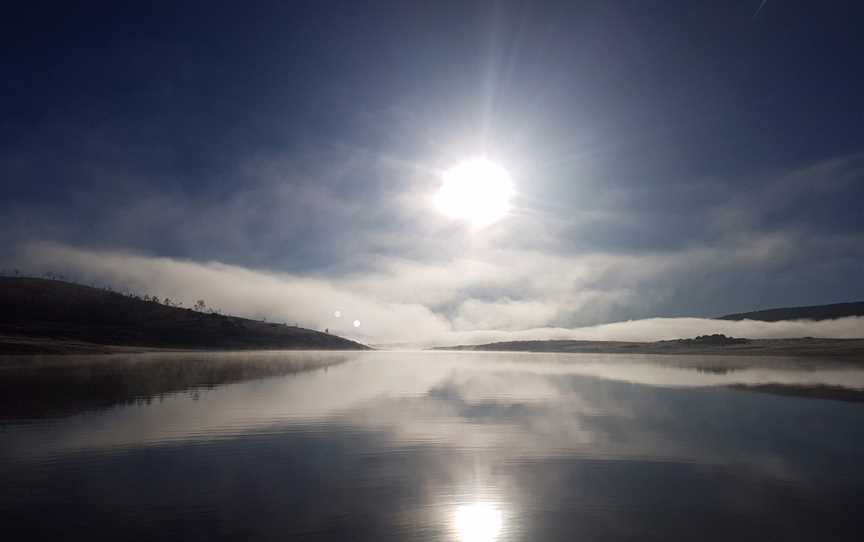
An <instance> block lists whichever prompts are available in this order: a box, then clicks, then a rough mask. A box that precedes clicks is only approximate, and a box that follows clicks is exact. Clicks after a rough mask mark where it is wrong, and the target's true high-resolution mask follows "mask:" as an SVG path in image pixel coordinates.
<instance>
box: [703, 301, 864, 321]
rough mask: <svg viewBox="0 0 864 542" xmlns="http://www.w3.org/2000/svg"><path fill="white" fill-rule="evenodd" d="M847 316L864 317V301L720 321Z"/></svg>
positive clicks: (739, 315)
mask: <svg viewBox="0 0 864 542" xmlns="http://www.w3.org/2000/svg"><path fill="white" fill-rule="evenodd" d="M845 316H864V301H857V302H854V303H834V304H831V305H810V306H806V307H783V308H779V309H765V310H761V311H752V312H739V313H736V314H727V315H726V316H721V317H720V318H718V320H759V321H762V322H779V321H780V320H833V319H834V318H843V317H845Z"/></svg>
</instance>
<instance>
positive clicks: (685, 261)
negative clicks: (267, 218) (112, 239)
mask: <svg viewBox="0 0 864 542" xmlns="http://www.w3.org/2000/svg"><path fill="white" fill-rule="evenodd" d="M763 250H764V248H758V249H757V250H756V251H755V254H756V259H757V260H759V261H761V258H762V257H763V255H762V252H763ZM735 254H737V258H738V259H736V258H735V257H732V258H730V257H729V254H714V253H712V252H710V251H708V252H706V251H700V252H699V253H697V254H681V255H677V256H674V257H673V256H668V257H662V256H660V255H657V256H656V257H654V258H647V259H644V260H639V261H637V260H636V259H635V258H631V257H624V258H622V257H609V256H606V257H604V256H602V255H594V256H591V257H586V258H582V259H569V260H568V259H566V258H562V257H553V256H548V255H547V256H543V255H534V257H533V258H526V257H525V255H524V254H523V255H522V257H519V256H520V255H518V254H516V255H514V254H499V255H498V256H497V258H501V260H498V259H497V258H491V259H490V261H487V262H483V263H479V262H474V261H471V260H458V261H455V262H451V263H448V264H445V265H432V264H420V263H417V262H403V261H388V262H385V263H384V264H383V265H382V267H381V269H379V270H377V271H375V272H374V273H370V274H364V275H356V276H345V277H337V278H333V277H329V278H328V277H321V276H317V277H316V276H303V275H296V274H288V273H279V272H270V271H261V270H253V269H248V268H243V267H239V266H233V265H226V264H223V263H219V262H193V261H186V260H176V259H171V258H164V257H148V256H142V255H135V254H128V253H121V252H104V251H93V250H84V249H79V248H74V247H69V246H63V245H57V244H31V245H28V246H27V247H25V248H24V249H23V251H22V254H21V256H20V258H21V261H22V262H24V264H25V266H26V267H27V268H29V269H50V270H54V271H59V272H63V273H65V274H68V275H70V276H72V277H75V278H77V279H78V280H81V281H83V282H85V283H89V282H96V283H99V284H103V283H107V284H110V285H112V286H114V287H115V288H119V289H122V290H132V291H136V292H138V293H141V294H145V293H147V294H151V295H152V294H156V295H158V296H160V297H171V298H172V299H175V300H176V299H179V300H183V301H185V302H186V303H187V305H188V304H191V302H193V301H194V300H196V299H199V298H203V299H205V300H206V301H207V303H208V304H209V305H210V306H213V307H218V308H220V309H221V310H223V311H224V312H226V313H232V314H238V315H244V316H249V317H255V318H260V317H267V318H269V319H271V320H272V321H285V322H296V323H299V324H300V325H302V326H307V327H312V328H317V329H323V328H329V329H330V330H331V331H332V332H334V333H338V334H342V335H345V336H348V337H352V338H356V339H358V340H361V341H364V342H368V343H410V344H412V345H417V346H425V345H442V344H457V343H458V344H470V343H475V344H476V343H483V342H491V341H502V340H518V339H565V338H569V339H591V340H634V341H652V340H661V339H675V338H682V337H693V336H696V335H702V334H707V333H725V334H727V335H734V336H739V337H751V338H770V337H777V338H781V337H801V336H818V337H837V338H844V337H864V319H861V318H844V319H839V320H833V321H825V322H808V321H794V322H750V321H743V322H734V321H720V320H711V319H705V318H648V319H640V320H633V321H626V322H616V323H605V324H598V325H588V326H585V325H572V324H571V325H566V322H569V321H575V320H576V319H578V313H580V312H585V311H592V312H594V313H599V314H613V313H614V310H613V308H614V307H615V305H616V303H623V302H625V301H626V302H628V303H630V302H632V301H633V298H635V297H636V294H635V293H633V292H632V291H631V289H632V290H633V291H635V290H637V289H639V288H640V287H644V286H645V285H646V284H650V283H651V282H652V281H654V282H656V281H658V280H661V278H662V277H664V276H666V275H669V274H670V273H671V274H673V276H678V275H677V274H678V273H681V272H682V271H684V272H686V271H687V270H689V269H691V268H692V266H695V265H699V262H703V263H705V262H707V264H708V265H719V264H720V260H721V259H724V258H725V259H726V261H728V262H732V263H733V264H734V263H736V262H737V263H741V262H744V263H745V264H746V263H748V262H751V261H752V259H753V257H754V256H753V253H751V250H750V249H742V250H741V251H739V252H737V253H734V254H733V256H735ZM506 262H513V263H511V264H510V265H506ZM637 264H638V265H637ZM610 281H611V282H610ZM517 295H518V296H520V297H521V299H517V298H516V296H517ZM337 310H338V311H340V312H341V317H339V318H337V317H335V316H334V312H335V311H337ZM355 319H357V320H360V322H361V326H360V327H359V328H354V327H353V326H352V325H351V322H352V321H353V320H355ZM558 322H563V323H565V324H564V325H562V324H558Z"/></svg>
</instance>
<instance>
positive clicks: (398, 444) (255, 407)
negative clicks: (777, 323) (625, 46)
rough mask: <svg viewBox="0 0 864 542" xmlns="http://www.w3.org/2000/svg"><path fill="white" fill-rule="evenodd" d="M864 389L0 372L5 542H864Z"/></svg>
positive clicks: (168, 365)
mask: <svg viewBox="0 0 864 542" xmlns="http://www.w3.org/2000/svg"><path fill="white" fill-rule="evenodd" d="M862 398H864V371H862V370H860V369H858V368H855V367H849V366H843V365H838V364H836V363H825V364H821V365H820V364H817V363H814V362H802V361H794V360H765V359H762V360H756V359H747V358H717V357H714V358H703V359H696V358H682V357H679V356H676V357H662V356H624V355H580V354H560V355H559V354H506V353H401V352H366V353H322V352H294V353H242V354H241V353H230V354H136V355H125V356H99V357H89V358H88V357H66V358H49V357H42V358H8V359H6V360H0V525H2V528H3V533H4V539H6V540H40V539H44V540H71V539H81V540H101V539H105V540H139V539H140V540H155V539H159V540H211V541H212V540H375V541H386V540H450V541H463V542H466V541H467V542H485V541H493V540H498V541H515V540H525V541H537V540H549V541H556V540H568V541H571V540H588V541H605V540H640V541H642V540H664V541H666V540H760V541H762V540H815V539H822V540H864V532H862V531H864V528H862V526H864V519H862V515H861V510H862V505H864V402H862Z"/></svg>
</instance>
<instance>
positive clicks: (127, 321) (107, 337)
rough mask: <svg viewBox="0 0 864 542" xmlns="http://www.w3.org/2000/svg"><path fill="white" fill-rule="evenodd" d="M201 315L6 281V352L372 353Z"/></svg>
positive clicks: (0, 317) (71, 287) (320, 336)
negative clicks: (106, 348)
mask: <svg viewBox="0 0 864 542" xmlns="http://www.w3.org/2000/svg"><path fill="white" fill-rule="evenodd" d="M200 309H204V307H201V308H200ZM200 309H199V310H193V309H189V308H182V307H178V306H169V305H166V304H164V302H159V301H155V300H150V299H149V298H148V299H143V298H140V297H137V296H130V295H124V294H121V293H119V292H113V291H109V290H103V289H99V288H93V287H90V286H84V285H81V284H75V283H71V282H65V281H61V280H50V279H40V278H18V277H0V353H67V352H73V351H75V352H90V351H93V352H99V351H101V350H100V349H99V348H94V347H97V346H109V347H135V348H168V349H172V348H173V349H178V348H179V349H207V350H210V349H213V350H215V349H219V350H230V349H271V350H276V349H320V350H366V349H368V347H367V346H364V345H362V344H360V343H357V342H354V341H351V340H348V339H345V338H343V337H338V336H336V335H331V334H329V333H322V332H320V331H314V330H311V329H304V328H301V327H295V326H288V325H285V324H277V323H267V322H261V321H258V320H251V319H248V318H240V317H237V316H224V315H221V314H218V313H215V312H208V311H206V310H200Z"/></svg>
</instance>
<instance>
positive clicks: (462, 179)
mask: <svg viewBox="0 0 864 542" xmlns="http://www.w3.org/2000/svg"><path fill="white" fill-rule="evenodd" d="M441 180H442V182H441V188H440V190H438V194H437V195H436V196H435V207H437V208H438V210H439V211H441V212H442V213H443V214H444V215H446V216H448V217H450V218H452V219H456V220H464V221H467V222H469V223H471V225H472V226H474V227H475V228H483V227H485V226H489V225H490V224H493V223H495V222H498V221H499V220H501V219H502V218H504V217H505V216H506V215H507V213H508V212H509V211H510V198H511V197H512V196H513V181H512V180H511V178H510V174H509V173H508V172H507V170H506V169H504V168H503V167H501V166H499V165H498V164H496V163H494V162H491V161H489V160H487V159H486V158H472V159H470V160H465V161H464V162H461V163H459V164H457V165H455V166H453V167H452V168H450V169H448V170H447V171H445V172H444V173H443V175H442V179H441Z"/></svg>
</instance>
